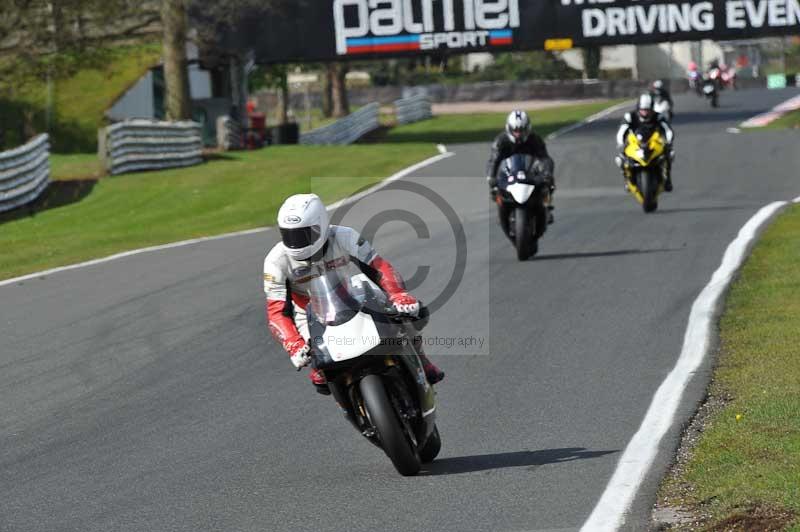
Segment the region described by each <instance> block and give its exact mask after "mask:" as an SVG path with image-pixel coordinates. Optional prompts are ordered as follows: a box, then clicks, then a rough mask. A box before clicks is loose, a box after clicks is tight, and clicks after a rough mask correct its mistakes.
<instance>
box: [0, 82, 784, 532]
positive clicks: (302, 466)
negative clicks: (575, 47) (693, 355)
mask: <svg viewBox="0 0 800 532" xmlns="http://www.w3.org/2000/svg"><path fill="white" fill-rule="evenodd" d="M796 93H797V90H783V91H766V90H764V91H741V92H736V93H731V92H724V93H723V94H722V96H721V107H720V108H719V109H716V110H712V109H711V108H710V107H709V106H708V104H707V103H706V102H705V101H704V100H701V99H699V98H696V97H694V96H692V95H684V96H680V97H678V98H677V101H676V111H677V116H676V119H675V130H676V135H677V142H676V149H677V152H678V159H677V162H676V165H675V171H674V181H675V186H676V191H675V192H674V193H672V194H665V195H663V196H662V198H661V202H660V206H659V210H658V211H657V212H656V213H655V214H653V215H645V214H644V213H643V212H642V210H641V208H640V207H639V206H638V205H637V204H635V202H634V200H633V199H632V198H631V197H629V196H627V195H625V194H624V193H623V190H622V180H621V177H620V175H619V173H618V170H617V168H616V167H615V166H614V164H613V162H612V157H613V154H614V138H613V135H614V132H615V130H616V126H617V123H618V119H619V116H613V117H610V118H609V119H607V120H601V121H598V122H596V123H593V124H590V125H588V126H586V127H583V128H580V129H578V130H576V131H574V132H572V133H570V134H568V135H565V136H563V137H561V138H558V139H556V140H554V141H552V142H551V143H550V146H551V151H552V152H553V155H554V157H555V159H556V161H557V170H558V184H559V191H558V195H557V196H556V201H557V211H556V223H555V224H554V225H552V226H551V227H550V230H549V231H548V232H547V234H546V235H545V237H544V238H543V240H542V241H541V243H540V251H539V255H538V257H537V258H535V259H534V260H531V261H528V262H525V263H519V262H517V260H516V258H515V255H514V252H513V249H512V248H511V245H510V243H509V242H508V241H507V240H505V238H504V237H503V235H502V234H501V231H500V228H499V226H498V225H497V223H496V220H495V213H494V209H493V206H492V205H491V204H490V203H489V201H488V195H487V191H486V186H485V183H484V182H483V179H482V177H480V176H482V174H483V168H484V162H485V159H486V156H487V154H488V147H487V146H486V145H461V146H448V149H450V150H451V151H454V152H455V154H456V155H455V156H454V157H451V158H449V159H445V160H443V161H441V162H439V163H436V164H434V165H432V166H429V167H427V168H425V169H423V170H421V171H420V172H418V173H417V174H415V176H414V177H411V178H408V179H405V180H401V181H398V182H397V183H413V184H417V185H422V186H421V187H419V186H415V185H412V186H411V187H410V189H411V190H398V189H396V187H394V188H393V187H389V188H387V189H384V190H381V191H379V192H376V193H375V194H374V195H373V196H370V197H369V199H367V200H362V201H360V202H358V203H357V204H356V205H355V206H354V207H353V209H352V210H351V211H350V212H349V213H347V214H346V215H345V216H344V223H347V224H352V225H354V226H356V227H358V228H360V229H364V224H365V222H366V221H367V220H369V219H370V218H371V217H372V216H373V215H374V214H376V213H380V212H381V211H387V210H389V214H388V215H385V216H386V217H389V218H394V219H395V221H390V222H389V223H386V224H383V225H382V226H381V224H380V223H379V222H381V219H373V222H372V224H371V226H370V227H371V229H370V227H368V229H370V230H372V231H373V232H374V229H377V237H376V238H375V241H376V242H375V244H376V247H377V248H378V249H379V251H381V252H382V254H383V255H385V256H386V257H388V258H389V259H390V260H392V261H393V262H394V263H395V264H396V266H398V267H399V269H400V271H401V272H402V273H403V274H404V275H406V276H407V277H412V278H413V281H412V282H411V284H412V285H414V288H415V292H416V293H418V294H419V295H420V296H421V297H422V298H423V299H425V300H426V301H435V300H437V299H438V303H437V305H438V306H439V308H438V309H436V311H435V313H434V316H433V319H432V322H431V325H430V327H429V328H428V329H427V330H426V334H427V336H428V337H429V338H431V339H434V341H433V343H434V344H436V343H438V345H431V346H430V347H428V351H429V353H430V354H431V355H432V356H433V357H434V358H435V360H437V361H438V362H439V363H440V364H441V366H442V367H443V369H445V371H446V372H447V379H446V380H445V381H444V382H443V383H442V384H441V385H440V386H439V387H438V388H439V404H438V410H437V412H438V424H439V427H440V430H441V433H442V438H443V441H444V446H443V449H442V453H441V455H440V458H439V459H438V460H437V461H436V462H434V463H433V464H432V465H431V466H430V467H428V468H427V469H426V470H425V471H424V472H423V473H422V474H421V475H420V476H418V477H415V478H402V477H400V476H398V475H397V474H396V473H395V471H394V469H393V468H392V465H391V463H390V462H389V460H388V459H387V458H386V457H385V456H384V455H383V454H382V453H380V451H378V450H377V449H375V448H374V447H373V446H372V445H370V444H369V443H368V442H367V441H366V440H364V439H363V438H361V436H359V435H358V434H357V433H356V432H355V431H353V430H352V428H351V427H350V426H349V424H347V423H346V422H345V421H344V420H343V419H342V417H341V415H340V414H339V413H338V409H337V408H336V405H335V404H334V402H333V401H332V400H331V399H330V398H327V397H322V396H318V395H317V394H316V393H314V391H313V389H312V387H311V385H310V384H309V383H308V382H307V378H306V376H305V374H298V373H296V372H295V371H294V370H293V368H292V366H291V364H290V363H289V361H288V360H287V357H286V355H285V354H283V353H282V352H281V350H280V349H279V348H278V346H277V345H276V344H275V343H274V342H272V341H271V339H270V338H269V337H268V333H267V331H266V327H265V325H264V311H263V295H262V291H261V266H262V261H263V257H264V255H265V254H266V252H267V250H268V249H269V248H270V247H271V246H272V245H273V244H274V243H275V241H276V238H277V233H276V232H274V231H269V232H265V233H259V234H255V235H249V236H241V237H233V238H229V239H224V240H218V241H212V242H205V243H200V244H196V245H192V246H187V247H181V248H176V249H170V250H164V251H157V252H153V253H147V254H142V255H137V256H133V257H129V258H125V259H122V260H118V261H113V262H110V263H106V264H100V265H96V266H91V267H86V268H82V269H78V270H72V271H66V272H61V273H56V274H52V275H50V276H48V277H46V278H41V279H34V280H29V281H25V282H22V283H18V284H14V285H9V286H5V287H1V288H0V313H1V317H0V530H2V531H4V532H6V531H26V532H33V531H44V530H52V531H55V530H58V531H64V530H66V531H81V532H87V531H102V532H107V531H111V530H114V531H129V530H130V531H134V530H135V531H144V530H153V531H172V530H185V531H200V530H215V531H265V530H270V531H272V530H276V531H277V530H298V531H299V530H319V531H328V530H336V531H340V530H341V531H345V530H347V531H374V530H386V531H408V530H427V529H430V530H445V531H467V530H469V531H523V530H528V531H532V530H576V529H578V528H580V527H581V525H582V524H583V522H584V521H585V520H586V518H587V517H588V515H589V514H590V513H591V511H592V508H593V507H594V505H595V503H596V502H597V500H598V499H599V497H600V494H601V493H602V492H603V490H604V488H605V486H606V484H607V482H608V480H609V478H610V476H611V475H612V473H613V471H614V468H615V466H616V463H617V460H618V459H619V456H620V454H621V453H622V451H623V450H624V449H625V446H626V444H627V442H628V441H629V440H630V438H631V436H632V435H633V434H634V433H635V432H636V430H637V428H638V426H639V424H640V423H641V420H642V418H643V416H644V414H645V412H646V410H647V409H648V407H649V404H650V400H651V398H652V396H653V393H654V392H655V390H656V388H657V387H658V386H659V384H660V383H661V381H662V380H663V379H664V377H665V376H666V374H667V373H668V372H669V371H670V370H671V369H672V367H673V365H674V363H675V360H676V358H677V356H678V354H679V353H680V349H681V345H682V341H683V334H684V331H685V328H686V322H687V318H688V315H689V310H690V307H691V304H692V302H693V301H694V299H695V297H696V296H697V295H698V293H699V292H700V290H701V289H702V288H703V286H704V285H705V284H706V283H707V282H708V280H709V278H710V276H711V273H712V272H713V271H714V270H715V269H716V268H717V266H718V265H719V262H720V259H721V256H722V253H723V251H724V249H725V247H726V246H727V245H728V243H729V242H730V241H731V240H732V239H733V238H734V237H735V236H736V233H737V232H738V230H739V228H740V227H741V226H742V225H743V224H744V223H745V222H746V221H747V219H748V218H749V217H750V216H752V215H753V214H754V213H755V212H756V211H757V210H758V209H759V208H760V207H761V206H763V205H764V204H766V203H768V202H770V201H773V200H785V199H791V198H794V197H795V196H798V195H799V194H800V178H798V172H797V168H798V167H800V150H798V146H799V145H800V144H798V139H799V137H798V134H797V133H792V132H749V133H741V134H733V133H729V132H726V129H727V128H729V127H733V126H736V125H737V124H738V123H739V122H741V121H742V120H745V119H747V118H749V117H751V116H753V115H754V114H757V113H759V112H762V111H765V110H768V109H769V108H771V107H772V106H773V105H775V104H777V103H779V102H781V101H783V100H785V99H787V98H789V97H791V96H793V95H795V94H796ZM533 120H534V124H535V121H536V117H535V115H534V117H533ZM501 125H502V124H498V127H500V126H501ZM487 140H488V139H487ZM469 176H471V177H469ZM402 186H403V185H401V188H402ZM406 188H409V187H406ZM433 193H435V194H438V195H439V196H440V197H441V198H442V199H443V200H444V204H445V207H446V206H448V205H449V207H450V208H452V210H453V211H454V212H455V213H456V214H457V223H455V224H452V223H451V222H450V221H448V220H447V219H446V217H445V215H444V214H443V213H444V212H445V211H447V208H445V207H442V205H441V204H440V205H438V206H437V205H436V204H435V203H433V202H432V201H431V198H434V197H435V196H434V194H433ZM440 203H441V202H440ZM400 220H405V221H400ZM409 222H411V225H409ZM1 230H2V227H0V231H1ZM461 230H463V232H464V236H465V237H466V246H458V245H457V244H456V242H457V239H456V238H455V236H454V235H457V234H459V232H460V231H461ZM366 232H369V231H366ZM457 251H458V252H460V253H461V254H462V256H461V257H459V256H458V254H457ZM419 266H423V267H425V266H427V267H429V270H424V269H421V270H419V271H417V268H418V267H419ZM459 268H463V272H464V274H463V278H462V279H461V282H460V283H459V282H458V275H455V276H454V273H453V272H456V274H457V273H458V272H459ZM415 272H417V274H415ZM423 277H424V278H423ZM451 279H454V281H453V285H452V286H451V287H450V288H451V289H450V290H445V291H444V292H443V290H444V287H445V285H447V283H448V281H450V280H451ZM440 294H443V295H442V296H441V297H439V295H440ZM481 339H483V341H484V342H485V343H484V344H483V345H482V346H481V344H480V340H481ZM467 341H469V342H474V343H473V344H472V345H466V342H467ZM709 362H710V361H709ZM709 362H707V363H706V364H704V366H703V368H702V370H701V371H700V372H699V373H698V375H697V376H696V377H695V379H694V380H693V381H692V384H691V385H690V388H689V390H688V394H687V396H686V397H685V401H684V403H683V407H682V411H681V415H682V416H683V417H684V419H685V418H686V417H687V416H688V415H689V414H690V412H691V410H692V407H693V405H695V404H696V402H697V401H698V400H700V399H701V397H702V394H703V388H704V386H705V384H706V381H707V378H708V371H709V367H710V363H709ZM679 428H680V427H679V423H676V424H675V427H674V428H673V430H672V431H671V432H670V433H669V435H668V437H667V438H665V441H663V442H662V445H661V452H660V454H659V458H658V459H657V462H656V464H655V466H654V468H653V469H652V470H651V472H650V474H649V475H648V477H647V479H646V480H645V482H644V484H643V486H642V489H641V490H640V495H639V496H638V497H637V499H636V501H635V503H634V506H633V508H632V511H631V514H630V515H629V517H628V520H627V523H628V525H627V527H628V528H630V529H631V530H643V529H645V527H646V526H647V523H648V520H649V514H650V507H651V505H652V503H653V502H654V498H655V489H656V486H657V483H658V480H659V477H660V475H661V474H662V473H663V472H664V469H665V467H666V465H667V464H668V461H669V459H670V454H671V452H672V450H673V449H674V446H675V444H676V442H677V438H678V435H679Z"/></svg>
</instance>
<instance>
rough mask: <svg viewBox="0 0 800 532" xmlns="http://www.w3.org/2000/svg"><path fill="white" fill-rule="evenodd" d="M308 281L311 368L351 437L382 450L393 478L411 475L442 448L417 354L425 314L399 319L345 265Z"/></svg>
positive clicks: (377, 290) (379, 293)
mask: <svg viewBox="0 0 800 532" xmlns="http://www.w3.org/2000/svg"><path fill="white" fill-rule="evenodd" d="M309 275H310V276H312V278H311V280H309V281H307V286H308V293H309V297H310V300H309V304H308V307H307V309H306V310H307V315H308V325H309V334H310V337H311V344H312V346H313V350H312V352H313V361H312V366H313V367H315V368H316V369H318V370H322V371H323V372H324V374H325V377H326V379H327V381H328V388H329V390H330V392H331V394H332V395H333V398H334V399H335V400H336V403H337V404H338V405H339V407H340V408H341V409H342V413H343V414H344V417H345V418H346V419H347V420H348V421H349V422H350V423H351V424H352V425H353V426H354V427H355V428H356V430H358V431H359V432H360V433H361V434H362V435H363V436H364V437H365V438H367V439H368V440H369V441H370V442H371V443H373V444H374V445H376V446H378V447H380V448H381V449H383V451H384V452H385V453H386V455H387V456H388V457H389V459H390V460H391V461H392V464H394V467H395V469H397V471H398V472H399V473H400V474H401V475H405V476H410V475H416V474H417V473H418V472H419V470H420V468H421V464H423V463H427V462H431V461H433V459H434V458H436V456H437V455H438V454H439V450H440V449H441V445H442V442H441V438H440V436H439V431H438V429H437V428H436V403H435V399H436V393H435V392H434V390H433V386H431V385H430V383H429V382H428V380H427V378H426V377H425V371H424V369H423V365H422V362H421V361H420V358H419V356H418V351H417V346H418V342H420V341H421V337H420V336H419V331H421V330H422V328H423V327H424V325H425V324H426V323H427V314H426V312H427V311H426V309H424V308H423V309H422V310H421V311H420V315H419V317H417V318H411V317H409V316H406V315H401V314H399V313H398V312H397V311H396V310H395V309H394V307H393V306H392V304H391V303H390V302H389V300H388V299H387V297H386V295H385V293H384V292H383V291H382V290H381V289H380V288H379V287H378V286H377V285H375V284H374V283H372V281H370V280H369V279H368V278H367V277H366V276H365V275H364V274H363V273H361V272H360V271H359V270H358V269H357V268H355V267H354V266H353V264H352V263H351V262H347V263H345V264H341V265H337V266H336V267H334V268H333V269H327V268H326V267H325V266H320V267H319V271H318V272H310V273H309Z"/></svg>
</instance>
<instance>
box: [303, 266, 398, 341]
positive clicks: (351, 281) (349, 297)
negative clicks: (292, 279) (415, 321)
mask: <svg viewBox="0 0 800 532" xmlns="http://www.w3.org/2000/svg"><path fill="white" fill-rule="evenodd" d="M298 286H300V287H302V289H303V291H304V292H306V293H307V294H308V306H307V309H306V310H307V312H308V317H309V320H314V321H317V322H319V323H320V324H322V325H325V326H337V325H342V324H344V323H347V322H348V321H350V320H352V319H353V318H354V317H355V316H356V314H358V313H359V312H360V311H361V310H362V309H363V308H368V309H370V310H374V311H376V312H381V311H385V310H386V309H387V308H389V307H390V304H389V301H388V298H387V297H386V294H385V293H384V292H383V290H381V289H380V287H378V286H377V285H375V284H374V283H373V282H372V281H371V280H370V279H369V278H368V277H367V276H366V275H364V274H363V273H361V270H360V269H359V268H358V267H357V266H356V265H355V264H353V262H352V261H351V260H348V259H346V258H342V259H336V260H332V261H328V262H326V263H324V264H319V265H316V266H315V271H314V272H311V274H309V275H307V276H306V277H305V278H304V279H303V280H302V281H301V282H298Z"/></svg>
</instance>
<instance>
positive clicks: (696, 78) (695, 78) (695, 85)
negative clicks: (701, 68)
mask: <svg viewBox="0 0 800 532" xmlns="http://www.w3.org/2000/svg"><path fill="white" fill-rule="evenodd" d="M688 80H689V88H690V89H691V90H693V91H695V92H696V93H697V95H698V96H701V95H702V94H703V93H702V85H703V79H702V77H701V76H700V73H699V72H698V71H697V70H690V71H689V74H688Z"/></svg>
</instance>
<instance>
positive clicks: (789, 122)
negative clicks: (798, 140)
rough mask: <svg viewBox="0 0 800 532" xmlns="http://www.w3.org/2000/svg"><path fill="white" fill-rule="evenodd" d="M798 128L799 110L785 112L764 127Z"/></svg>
mask: <svg viewBox="0 0 800 532" xmlns="http://www.w3.org/2000/svg"><path fill="white" fill-rule="evenodd" d="M795 128H800V110H797V111H791V112H789V113H786V114H785V115H783V116H782V117H780V118H779V119H777V120H775V121H774V122H772V123H771V124H769V125H767V126H765V128H764V129H795Z"/></svg>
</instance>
